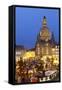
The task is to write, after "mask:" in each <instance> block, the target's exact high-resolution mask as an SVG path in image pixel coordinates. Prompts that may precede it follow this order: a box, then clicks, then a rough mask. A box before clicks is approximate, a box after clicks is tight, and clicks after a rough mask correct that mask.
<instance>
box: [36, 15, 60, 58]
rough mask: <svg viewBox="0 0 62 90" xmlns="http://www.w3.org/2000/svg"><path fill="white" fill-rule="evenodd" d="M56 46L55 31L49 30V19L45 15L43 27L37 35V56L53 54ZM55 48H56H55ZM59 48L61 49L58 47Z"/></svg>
mask: <svg viewBox="0 0 62 90" xmlns="http://www.w3.org/2000/svg"><path fill="white" fill-rule="evenodd" d="M55 47H56V42H55V38H54V34H53V32H50V31H49V28H48V25H47V19H46V17H45V16H44V17H43V21H42V28H41V29H40V32H39V34H38V36H37V41H36V45H35V48H36V49H35V53H36V56H38V57H41V56H45V55H46V56H47V55H53V52H54V51H53V50H54V49H55ZM53 48H54V49H53ZM58 50H59V49H58Z"/></svg>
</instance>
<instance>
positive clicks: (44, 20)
mask: <svg viewBox="0 0 62 90" xmlns="http://www.w3.org/2000/svg"><path fill="white" fill-rule="evenodd" d="M46 25H47V21H46V17H45V16H44V17H43V27H44V26H46Z"/></svg>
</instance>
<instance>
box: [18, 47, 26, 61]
mask: <svg viewBox="0 0 62 90" xmlns="http://www.w3.org/2000/svg"><path fill="white" fill-rule="evenodd" d="M25 52H26V49H25V48H24V47H23V46H16V62H17V61H18V60H20V57H22V55H23V54H24V53H25Z"/></svg>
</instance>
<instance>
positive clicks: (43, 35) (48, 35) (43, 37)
mask: <svg viewBox="0 0 62 90" xmlns="http://www.w3.org/2000/svg"><path fill="white" fill-rule="evenodd" d="M40 39H41V40H45V41H48V40H50V39H51V32H49V30H48V27H47V21H46V17H45V16H44V18H43V26H42V29H41V31H40Z"/></svg>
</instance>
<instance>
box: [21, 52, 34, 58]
mask: <svg viewBox="0 0 62 90" xmlns="http://www.w3.org/2000/svg"><path fill="white" fill-rule="evenodd" d="M34 57H35V52H34V51H28V52H26V53H25V54H24V55H23V57H22V58H23V59H29V58H34Z"/></svg>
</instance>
